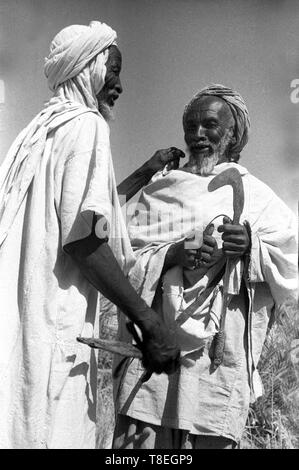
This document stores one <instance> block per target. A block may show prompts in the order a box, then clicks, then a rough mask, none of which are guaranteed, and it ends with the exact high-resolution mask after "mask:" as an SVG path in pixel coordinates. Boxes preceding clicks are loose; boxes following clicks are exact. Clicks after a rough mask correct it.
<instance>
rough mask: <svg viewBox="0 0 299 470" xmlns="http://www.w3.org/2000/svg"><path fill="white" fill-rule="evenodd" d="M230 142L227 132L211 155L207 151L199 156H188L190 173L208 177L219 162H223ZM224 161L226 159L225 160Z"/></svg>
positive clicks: (229, 135) (229, 134) (229, 133)
mask: <svg viewBox="0 0 299 470" xmlns="http://www.w3.org/2000/svg"><path fill="white" fill-rule="evenodd" d="M230 140H231V132H230V131H228V132H227V133H226V134H225V135H224V136H223V137H222V139H221V141H220V143H219V144H218V145H217V147H214V148H213V153H212V154H211V153H210V152H209V151H207V152H201V153H200V154H195V155H194V153H193V154H192V153H191V155H190V159H189V163H188V167H189V168H190V171H191V173H195V174H197V175H201V176H208V175H210V174H211V173H212V171H213V170H214V168H215V166H216V165H217V163H218V162H219V160H221V161H222V160H223V157H226V153H227V150H228V145H229V143H230ZM225 160H226V158H225Z"/></svg>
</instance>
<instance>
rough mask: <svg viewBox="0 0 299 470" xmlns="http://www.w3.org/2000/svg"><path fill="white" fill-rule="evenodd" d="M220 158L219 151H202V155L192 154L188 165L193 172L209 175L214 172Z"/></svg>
mask: <svg viewBox="0 0 299 470" xmlns="http://www.w3.org/2000/svg"><path fill="white" fill-rule="evenodd" d="M218 160H219V151H216V152H213V153H212V155H210V154H209V152H205V153H202V154H200V155H196V156H194V155H191V156H190V160H189V164H188V167H189V168H190V171H191V173H195V174H197V175H201V176H207V175H210V174H211V173H212V171H213V170H214V167H215V166H216V165H217V163H218Z"/></svg>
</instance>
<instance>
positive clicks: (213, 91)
mask: <svg viewBox="0 0 299 470" xmlns="http://www.w3.org/2000/svg"><path fill="white" fill-rule="evenodd" d="M202 96H217V97H219V98H222V99H223V100H224V101H225V102H226V103H227V104H228V106H229V107H230V110H231V112H232V115H233V117H234V119H235V123H236V127H235V137H236V143H235V144H234V145H233V146H232V147H231V149H230V153H231V154H232V155H235V156H236V159H238V157H239V154H240V152H241V150H242V149H243V147H245V145H246V144H247V142H248V136H249V129H250V119H249V113H248V109H247V107H246V104H245V101H244V100H243V98H242V96H241V95H240V94H239V93H237V92H236V91H233V90H232V89H231V88H228V87H226V86H224V85H218V84H217V85H210V86H207V87H205V88H203V89H202V90H201V91H199V92H198V93H196V95H195V96H194V97H193V98H192V100H191V101H190V102H189V103H188V104H187V106H186V107H185V110H184V116H183V121H184V119H185V116H186V113H187V112H188V110H189V109H190V106H191V105H192V104H193V103H194V101H195V100H198V99H199V98H201V97H202Z"/></svg>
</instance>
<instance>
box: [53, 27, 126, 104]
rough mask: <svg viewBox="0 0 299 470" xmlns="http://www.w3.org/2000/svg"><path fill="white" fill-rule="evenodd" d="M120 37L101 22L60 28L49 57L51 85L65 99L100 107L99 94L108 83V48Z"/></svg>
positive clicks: (56, 93)
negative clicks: (106, 81)
mask: <svg viewBox="0 0 299 470" xmlns="http://www.w3.org/2000/svg"><path fill="white" fill-rule="evenodd" d="M116 37H117V35H116V32H115V31H114V30H113V29H112V28H110V26H108V25H106V24H105V23H100V22H99V21H92V22H91V23H90V25H89V26H83V25H72V26H68V27H66V28H64V29H63V30H62V31H60V33H58V34H57V35H56V36H55V38H54V39H53V41H52V43H51V45H50V54H49V56H48V57H46V58H45V65H44V72H45V75H46V77H47V79H48V85H49V88H50V89H51V90H52V91H54V92H55V95H57V96H60V97H61V98H64V99H67V100H71V101H77V102H80V103H82V104H85V105H87V106H88V107H90V108H94V107H96V95H97V94H98V93H99V91H100V90H101V89H102V87H103V86H104V83H105V75H106V66H105V63H106V61H107V58H108V47H109V46H111V45H112V44H113V43H114V44H115V40H116Z"/></svg>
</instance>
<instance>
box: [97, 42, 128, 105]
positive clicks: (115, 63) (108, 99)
mask: <svg viewBox="0 0 299 470" xmlns="http://www.w3.org/2000/svg"><path fill="white" fill-rule="evenodd" d="M121 62H122V61H121V53H120V50H119V49H118V47H117V46H114V45H113V46H110V47H109V56H108V59H107V62H106V69H107V72H106V77H105V85H104V86H103V88H102V89H101V91H100V92H99V94H98V95H97V101H98V106H99V110H100V111H101V108H102V107H106V108H107V107H108V108H110V109H111V108H113V106H114V103H115V101H116V100H117V99H118V97H119V95H120V94H121V93H122V91H123V89H122V86H121V81H120V78H119V76H120V71H121Z"/></svg>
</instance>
